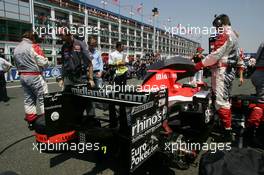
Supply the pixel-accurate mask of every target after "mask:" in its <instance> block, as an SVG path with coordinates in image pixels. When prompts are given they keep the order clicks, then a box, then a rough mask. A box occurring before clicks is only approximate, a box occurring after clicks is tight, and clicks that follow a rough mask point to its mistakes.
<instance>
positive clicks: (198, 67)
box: [194, 61, 204, 71]
mask: <svg viewBox="0 0 264 175" xmlns="http://www.w3.org/2000/svg"><path fill="white" fill-rule="evenodd" d="M203 67H204V65H203V63H202V62H201V61H200V62H199V63H196V64H195V67H194V69H195V70H196V71H199V70H201V69H202V68H203Z"/></svg>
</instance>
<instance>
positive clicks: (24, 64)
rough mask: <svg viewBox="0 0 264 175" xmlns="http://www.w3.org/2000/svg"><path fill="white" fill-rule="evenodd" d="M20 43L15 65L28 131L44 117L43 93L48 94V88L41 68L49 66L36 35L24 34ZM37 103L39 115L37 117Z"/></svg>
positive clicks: (16, 49) (16, 51)
mask: <svg viewBox="0 0 264 175" xmlns="http://www.w3.org/2000/svg"><path fill="white" fill-rule="evenodd" d="M22 37H23V39H22V42H20V43H19V44H18V46H17V47H16V48H15V51H14V58H15V64H16V67H17V71H18V73H19V75H20V82H21V85H22V87H23V89H24V108H25V115H26V116H25V120H26V121H27V122H28V124H29V129H34V126H33V124H34V121H35V120H36V119H37V118H38V116H42V115H44V98H43V95H44V93H48V86H47V83H46V82H45V80H44V77H43V74H42V72H43V68H45V67H47V66H48V65H49V61H48V58H47V57H45V55H44V53H43V51H42V49H41V48H40V46H39V45H38V44H36V40H37V35H36V34H34V33H33V32H25V34H24V35H23V36H22ZM37 101H38V103H39V108H40V114H39V115H37Z"/></svg>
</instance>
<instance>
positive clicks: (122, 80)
mask: <svg viewBox="0 0 264 175" xmlns="http://www.w3.org/2000/svg"><path fill="white" fill-rule="evenodd" d="M115 84H116V85H119V86H125V85H127V72H125V73H124V74H122V75H119V76H116V77H115Z"/></svg>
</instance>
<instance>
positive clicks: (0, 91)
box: [0, 71, 8, 101]
mask: <svg viewBox="0 0 264 175" xmlns="http://www.w3.org/2000/svg"><path fill="white" fill-rule="evenodd" d="M0 101H8V96H7V91H6V80H5V73H4V72H3V71H0Z"/></svg>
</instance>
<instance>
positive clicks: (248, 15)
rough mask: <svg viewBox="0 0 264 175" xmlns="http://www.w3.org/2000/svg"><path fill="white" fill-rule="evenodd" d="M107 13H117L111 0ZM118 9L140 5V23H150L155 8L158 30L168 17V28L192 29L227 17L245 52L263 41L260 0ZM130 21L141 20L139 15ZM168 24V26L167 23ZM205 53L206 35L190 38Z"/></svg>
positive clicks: (124, 1)
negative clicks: (178, 26) (223, 16)
mask: <svg viewBox="0 0 264 175" xmlns="http://www.w3.org/2000/svg"><path fill="white" fill-rule="evenodd" d="M86 1H87V2H88V3H90V4H93V5H96V6H99V7H103V5H102V4H101V0H86ZM106 1H108V4H107V5H106V6H105V8H106V9H107V10H110V11H113V12H118V7H116V6H115V5H113V4H112V2H113V0H106ZM120 3H121V6H126V5H133V9H134V11H136V10H135V9H136V7H138V6H139V4H140V3H143V4H144V8H143V13H144V14H145V16H144V18H143V19H144V22H146V23H150V22H149V18H150V15H151V10H152V8H153V7H154V6H155V7H157V8H159V11H160V15H159V17H158V21H159V24H160V27H161V28H164V27H163V25H162V24H165V23H167V22H166V20H167V19H168V18H171V23H170V24H169V26H176V25H177V24H182V25H185V26H187V25H188V24H189V25H190V26H194V27H201V28H202V27H211V23H212V20H213V17H214V15H215V14H222V13H225V14H227V15H229V17H230V19H231V23H232V27H233V28H234V29H235V30H236V31H237V32H238V33H239V35H240V38H239V39H240V47H242V48H245V51H246V52H256V50H257V48H258V46H259V44H260V43H261V42H263V41H264V20H263V17H264V13H263V11H264V0H133V1H132V0H120ZM129 12H130V8H129V7H123V8H122V9H121V14H122V15H125V16H130V14H129ZM134 13H135V14H137V13H136V12H134ZM133 18H135V19H138V20H141V16H140V15H139V14H137V15H134V16H133ZM167 24H168V23H167ZM190 39H193V40H196V41H198V42H200V43H201V44H202V47H203V48H205V49H206V51H207V50H208V36H206V35H203V36H202V38H200V37H197V36H196V37H191V38H190Z"/></svg>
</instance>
